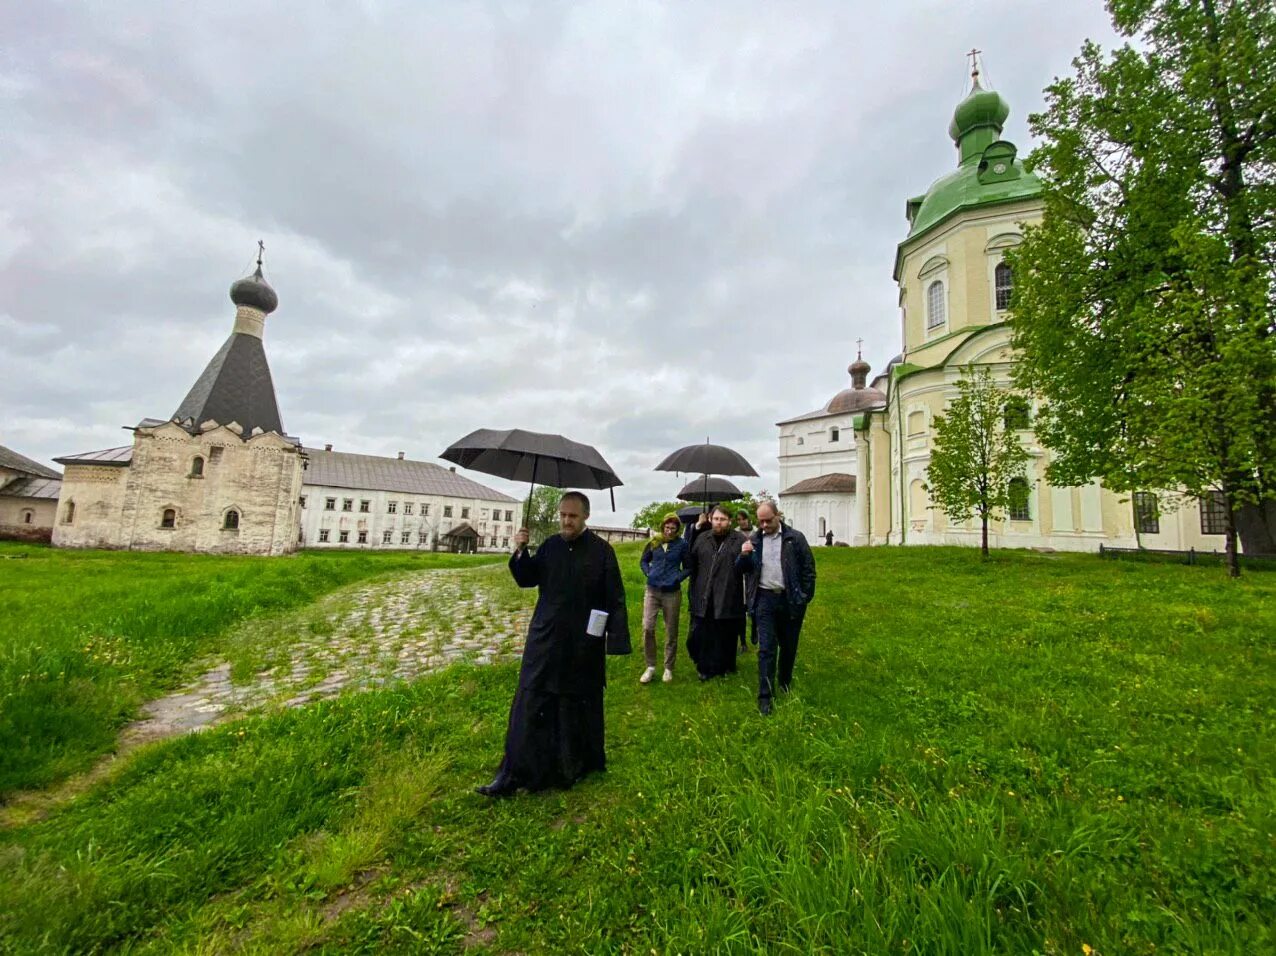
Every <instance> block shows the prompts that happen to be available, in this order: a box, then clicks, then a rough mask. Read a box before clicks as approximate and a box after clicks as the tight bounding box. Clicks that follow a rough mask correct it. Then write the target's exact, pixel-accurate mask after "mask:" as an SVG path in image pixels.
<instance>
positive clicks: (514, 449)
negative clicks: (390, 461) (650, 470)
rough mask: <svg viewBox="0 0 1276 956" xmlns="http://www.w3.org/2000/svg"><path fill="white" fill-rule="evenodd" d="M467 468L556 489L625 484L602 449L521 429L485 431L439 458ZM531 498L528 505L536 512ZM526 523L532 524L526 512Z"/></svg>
mask: <svg viewBox="0 0 1276 956" xmlns="http://www.w3.org/2000/svg"><path fill="white" fill-rule="evenodd" d="M439 457H440V458H443V459H444V460H446V461H451V462H455V463H456V464H458V465H460V466H461V467H462V468H473V469H474V470H475V471H481V472H483V473H484V474H485V475H495V476H496V477H497V478H508V479H510V480H511V481H530V482H531V483H532V491H535V490H536V483H537V482H538V481H539V482H540V483H541V484H542V485H550V486H552V487H554V488H607V489H612V488H615V487H616V486H617V485H622V484H624V482H623V481H621V480H620V478H619V477H617V475H616V472H615V471H613V470H612V467H611V465H609V464H607V462H606V461H604V460H603V456H602V455H600V454H598V451H597V449H595V448H593V447H591V446H589V445H582V444H581V443H580V442H576V441H572V440H571V439H570V438H564V437H563V436H562V435H546V434H543V433H542V432H528V431H523V430H522V429H521V428H511V429H507V430H505V431H497V430H496V429H492V428H480V429H478V430H477V431H473V432H470V433H469V434H468V435H466V436H465V437H464V438H462V439H461V440H460V441H456V442H453V443H452V444H451V445H449V446H448V448H447V450H446V451H444V452H443V454H442V455H440V456H439ZM531 503H532V502H531V495H530V494H529V495H528V499H527V506H528V508H529V509H530V508H531ZM611 510H612V511H615V510H616V493H615V492H614V491H613V492H612V493H611ZM523 523H524V524H526V523H527V513H526V512H525V513H524V517H523Z"/></svg>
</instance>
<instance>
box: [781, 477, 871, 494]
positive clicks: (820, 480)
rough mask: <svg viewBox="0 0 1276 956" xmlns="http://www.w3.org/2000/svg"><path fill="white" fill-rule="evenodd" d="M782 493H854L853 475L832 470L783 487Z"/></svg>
mask: <svg viewBox="0 0 1276 956" xmlns="http://www.w3.org/2000/svg"><path fill="white" fill-rule="evenodd" d="M780 494H781V495H782V496H783V495H815V494H851V495H853V494H855V476H854V475H848V474H846V473H845V472H841V471H832V472H829V473H828V474H827V475H817V476H816V477H814V478H805V479H803V480H802V481H799V482H798V483H797V484H795V485H792V486H790V487H788V488H785V489H784V490H783V491H781V492H780Z"/></svg>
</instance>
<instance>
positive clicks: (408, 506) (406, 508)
mask: <svg viewBox="0 0 1276 956" xmlns="http://www.w3.org/2000/svg"><path fill="white" fill-rule="evenodd" d="M403 513H404V514H405V515H410V514H412V502H410V501H405V502H403Z"/></svg>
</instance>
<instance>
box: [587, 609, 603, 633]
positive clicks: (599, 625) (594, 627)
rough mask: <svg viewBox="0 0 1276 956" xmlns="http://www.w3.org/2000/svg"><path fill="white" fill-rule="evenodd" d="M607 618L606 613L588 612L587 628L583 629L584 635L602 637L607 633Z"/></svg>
mask: <svg viewBox="0 0 1276 956" xmlns="http://www.w3.org/2000/svg"><path fill="white" fill-rule="evenodd" d="M608 616H609V615H608V614H607V612H606V611H590V612H589V626H588V627H586V628H585V633H586V634H588V635H589V636H590V637H602V636H603V634H605V633H606V632H607V618H608Z"/></svg>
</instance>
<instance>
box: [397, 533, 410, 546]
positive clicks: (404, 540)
mask: <svg viewBox="0 0 1276 956" xmlns="http://www.w3.org/2000/svg"><path fill="white" fill-rule="evenodd" d="M411 543H412V532H411V531H405V532H403V534H402V536H401V537H400V538H399V544H411Z"/></svg>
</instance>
